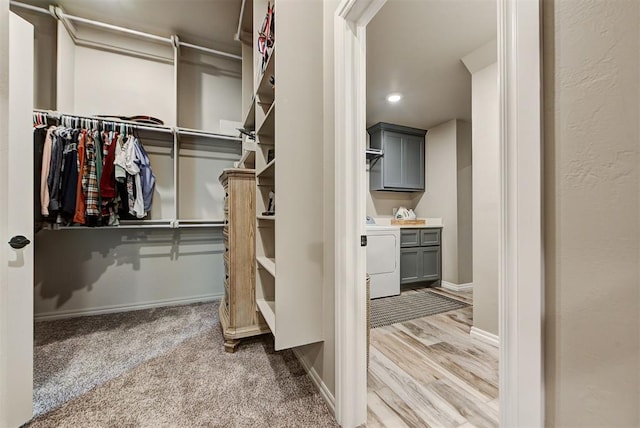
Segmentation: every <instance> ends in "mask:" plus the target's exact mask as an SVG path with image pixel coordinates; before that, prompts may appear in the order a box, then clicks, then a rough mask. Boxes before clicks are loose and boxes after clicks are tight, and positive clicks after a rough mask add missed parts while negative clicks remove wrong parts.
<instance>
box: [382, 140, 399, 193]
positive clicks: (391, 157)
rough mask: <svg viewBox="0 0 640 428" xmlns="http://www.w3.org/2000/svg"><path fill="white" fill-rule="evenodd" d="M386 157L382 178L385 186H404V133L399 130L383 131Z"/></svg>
mask: <svg viewBox="0 0 640 428" xmlns="http://www.w3.org/2000/svg"><path fill="white" fill-rule="evenodd" d="M382 139H383V145H384V149H383V150H384V159H383V171H382V180H383V183H382V185H383V187H385V188H402V187H403V184H402V181H403V180H402V176H403V174H402V164H403V159H404V157H403V153H402V142H403V135H402V134H398V133H397V132H390V131H383V134H382Z"/></svg>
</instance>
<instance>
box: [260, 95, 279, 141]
mask: <svg viewBox="0 0 640 428" xmlns="http://www.w3.org/2000/svg"><path fill="white" fill-rule="evenodd" d="M275 125H276V103H275V102H273V103H272V104H271V107H270V108H269V110H268V111H267V114H266V115H265V116H264V120H263V121H262V123H261V124H260V127H259V128H258V131H257V132H256V134H257V135H258V139H260V137H269V138H270V139H273V136H274V134H275V132H274V131H275Z"/></svg>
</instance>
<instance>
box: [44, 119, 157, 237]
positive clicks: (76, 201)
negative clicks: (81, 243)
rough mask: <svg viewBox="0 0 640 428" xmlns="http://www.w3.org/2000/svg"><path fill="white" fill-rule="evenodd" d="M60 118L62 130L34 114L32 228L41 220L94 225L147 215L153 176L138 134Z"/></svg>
mask: <svg viewBox="0 0 640 428" xmlns="http://www.w3.org/2000/svg"><path fill="white" fill-rule="evenodd" d="M60 120H61V121H62V122H63V125H62V126H60V125H58V126H48V125H44V122H42V121H41V118H40V116H38V117H37V120H36V114H34V141H33V144H34V156H35V159H34V165H35V168H36V169H35V171H34V178H36V180H35V181H36V192H37V193H36V197H35V201H34V202H35V206H36V208H37V212H36V223H37V226H36V227H37V229H36V230H39V229H40V228H41V225H42V224H44V220H46V221H47V222H49V223H58V224H61V225H72V224H78V225H85V226H91V227H95V226H105V225H118V224H119V220H120V217H122V218H130V219H142V218H144V217H146V216H147V215H148V213H149V211H150V210H151V207H152V203H153V192H154V189H155V176H154V174H153V171H152V169H151V162H150V159H149V156H148V154H147V152H146V151H145V149H144V147H143V145H142V143H141V142H140V140H139V139H138V138H137V136H135V135H128V136H126V137H125V136H124V135H123V134H122V133H121V132H115V131H114V130H113V128H112V130H111V131H107V130H104V129H100V126H98V122H96V121H84V120H82V121H80V120H78V119H70V118H66V117H65V118H62V119H60ZM70 125H71V126H70ZM47 126H48V127H47ZM108 126H113V125H108ZM80 127H82V129H80ZM85 127H93V128H94V129H85ZM121 129H122V130H123V131H124V126H122V127H121Z"/></svg>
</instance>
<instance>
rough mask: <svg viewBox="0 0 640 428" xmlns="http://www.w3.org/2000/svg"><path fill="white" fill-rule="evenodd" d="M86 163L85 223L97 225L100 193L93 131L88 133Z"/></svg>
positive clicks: (83, 176) (84, 190)
mask: <svg viewBox="0 0 640 428" xmlns="http://www.w3.org/2000/svg"><path fill="white" fill-rule="evenodd" d="M85 151H86V153H85V156H86V158H85V163H84V172H83V174H82V191H83V192H84V198H85V223H86V224H87V225H88V226H96V225H97V224H98V216H100V210H99V208H98V207H99V195H100V188H99V187H98V173H97V165H96V141H95V139H94V138H93V133H92V132H91V131H89V132H87V133H86V141H85Z"/></svg>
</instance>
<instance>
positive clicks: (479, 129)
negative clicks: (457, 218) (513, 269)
mask: <svg viewBox="0 0 640 428" xmlns="http://www.w3.org/2000/svg"><path fill="white" fill-rule="evenodd" d="M471 81H472V83H471V86H472V91H473V95H472V97H471V99H472V107H471V110H472V117H473V124H472V133H473V145H472V154H473V171H472V176H473V325H474V327H476V328H478V329H480V330H484V331H486V332H489V333H492V334H495V335H497V334H498V314H499V309H498V240H499V235H498V231H499V222H500V208H499V203H500V200H499V181H498V180H499V141H498V66H497V64H496V63H493V64H492V65H489V66H488V67H485V68H483V69H481V70H478V71H475V72H474V73H473V75H472V77H471Z"/></svg>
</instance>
